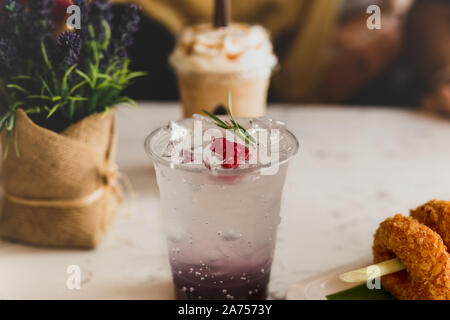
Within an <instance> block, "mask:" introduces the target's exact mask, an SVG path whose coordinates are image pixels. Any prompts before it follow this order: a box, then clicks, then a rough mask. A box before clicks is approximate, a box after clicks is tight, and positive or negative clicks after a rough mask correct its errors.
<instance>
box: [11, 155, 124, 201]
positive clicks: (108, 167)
mask: <svg viewBox="0 0 450 320" xmlns="http://www.w3.org/2000/svg"><path fill="white" fill-rule="evenodd" d="M99 174H100V177H101V178H102V180H103V185H102V186H100V187H99V188H98V189H96V190H94V191H93V192H92V193H90V194H88V195H86V196H83V197H79V198H74V199H50V200H41V199H27V198H24V197H18V196H15V195H12V194H10V193H9V192H8V191H7V190H5V197H7V198H8V199H9V200H10V201H12V202H14V203H17V204H20V205H25V206H30V207H49V208H63V209H77V208H82V207H87V206H89V205H91V204H93V203H95V202H96V201H97V200H99V199H100V198H101V197H102V196H103V194H104V193H105V191H107V190H112V191H113V192H114V193H115V195H116V196H117V198H118V199H119V201H122V200H123V194H122V189H121V187H120V184H119V179H123V180H124V185H125V189H126V191H127V192H129V193H130V194H131V195H133V190H132V187H131V186H130V184H129V183H128V182H127V181H126V180H127V179H126V178H124V176H123V175H122V174H121V173H120V172H119V168H118V167H117V165H116V164H115V163H113V162H110V161H107V162H106V163H105V166H104V167H103V168H100V169H99Z"/></svg>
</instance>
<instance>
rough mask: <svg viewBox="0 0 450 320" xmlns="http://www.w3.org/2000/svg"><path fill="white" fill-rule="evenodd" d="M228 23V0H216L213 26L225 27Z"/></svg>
mask: <svg viewBox="0 0 450 320" xmlns="http://www.w3.org/2000/svg"><path fill="white" fill-rule="evenodd" d="M229 23H230V1H229V0H216V6H215V9H214V27H215V28H220V27H226V26H228V24H229Z"/></svg>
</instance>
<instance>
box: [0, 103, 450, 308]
mask: <svg viewBox="0 0 450 320" xmlns="http://www.w3.org/2000/svg"><path fill="white" fill-rule="evenodd" d="M269 114H270V115H271V116H273V117H275V118H278V119H280V120H283V121H286V122H287V124H288V127H289V128H291V129H292V131H293V132H294V133H295V134H296V135H297V136H298V137H299V139H300V142H301V151H300V154H299V156H297V157H296V158H295V159H294V160H293V161H292V163H291V167H290V173H289V177H288V180H287V183H286V187H285V196H284V200H283V204H282V216H283V220H282V223H281V225H280V228H279V237H278V243H277V252H276V256H275V261H274V266H273V272H272V280H271V284H270V294H271V297H272V298H282V297H283V296H284V294H285V292H286V290H287V288H288V287H289V286H290V285H291V284H293V283H296V282H298V281H301V280H303V279H306V278H308V277H311V276H314V275H317V274H319V273H321V272H324V271H326V270H328V269H331V268H334V267H337V266H339V265H342V264H346V263H349V262H351V261H353V260H357V259H360V258H361V257H366V256H369V255H370V248H371V242H372V235H373V233H374V231H375V229H376V228H377V225H378V223H379V222H380V221H382V220H384V219H385V218H386V217H388V216H391V215H393V214H395V213H398V212H403V213H405V214H406V213H407V212H408V209H410V208H412V207H415V206H417V205H419V204H421V203H423V202H425V201H428V200H430V199H432V198H442V199H450V121H447V120H443V119H439V118H433V117H430V116H426V115H422V114H418V113H414V112H409V111H402V110H389V109H381V108H361V109H360V108H343V107H328V108H325V107H318V106H303V107H300V106H272V107H271V108H270V110H269ZM179 116H180V109H179V107H178V106H176V105H173V104H144V103H142V104H141V108H140V110H139V111H135V110H133V109H121V110H120V111H119V112H118V117H117V118H118V128H119V153H118V163H119V165H120V167H121V169H122V171H123V172H125V173H126V174H127V175H128V176H129V177H130V179H131V180H132V182H133V184H134V187H135V189H136V192H137V202H136V205H137V208H136V210H135V211H134V212H132V214H131V215H127V214H126V212H127V211H128V210H127V207H126V206H125V207H124V209H123V214H121V215H120V216H119V217H118V218H117V220H116V222H115V224H114V227H113V229H112V230H111V232H110V233H109V234H108V235H107V236H106V238H105V239H104V241H103V242H102V244H101V246H100V247H99V248H98V249H97V250H95V251H80V250H55V249H46V248H37V247H30V246H24V245H19V244H12V243H8V242H0V299H39V298H42V299H166V298H171V297H172V287H171V282H170V271H169V264H168V259H167V254H166V246H165V239H164V234H163V232H162V216H161V212H160V207H159V200H158V189H157V185H156V181H155V174H154V170H153V168H152V164H151V162H150V161H149V159H148V158H147V157H146V155H145V153H144V150H143V141H144V138H145V136H146V135H147V134H148V133H149V132H150V131H151V130H153V129H155V128H156V127H158V126H161V125H164V124H166V123H167V121H168V120H169V119H173V118H178V117H179ZM69 265H79V266H80V267H81V271H82V279H83V281H82V285H81V289H80V290H69V289H67V287H66V279H67V276H68V275H67V274H66V268H67V267H68V266H69Z"/></svg>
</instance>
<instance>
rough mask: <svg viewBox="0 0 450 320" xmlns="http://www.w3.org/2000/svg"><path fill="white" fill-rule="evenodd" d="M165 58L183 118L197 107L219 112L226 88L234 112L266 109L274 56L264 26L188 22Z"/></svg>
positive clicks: (260, 112)
mask: <svg viewBox="0 0 450 320" xmlns="http://www.w3.org/2000/svg"><path fill="white" fill-rule="evenodd" d="M170 63H171V65H172V66H173V68H174V69H175V72H176V74H177V78H178V86H179V89H180V94H181V100H182V103H183V109H184V116H185V117H190V116H192V115H193V114H195V113H201V111H202V109H206V110H208V111H209V112H212V113H216V114H223V113H224V111H225V108H224V106H226V100H227V92H228V91H229V90H231V91H232V92H233V111H234V113H235V115H236V116H238V117H258V116H262V115H264V114H265V112H266V106H267V92H268V88H269V84H270V77H271V74H272V70H273V69H274V67H275V66H276V65H277V58H276V56H275V55H274V53H273V48H272V43H271V41H270V38H269V34H268V33H267V31H266V30H265V29H264V28H263V27H261V26H250V25H247V24H238V23H233V24H230V25H228V26H226V27H220V28H214V27H213V26H212V25H211V24H201V25H196V26H192V27H188V28H186V29H185V30H184V31H183V32H182V34H181V35H180V37H179V39H178V42H177V46H176V48H175V50H174V52H173V53H172V54H171V56H170Z"/></svg>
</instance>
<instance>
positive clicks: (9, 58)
mask: <svg viewBox="0 0 450 320" xmlns="http://www.w3.org/2000/svg"><path fill="white" fill-rule="evenodd" d="M16 53H17V50H16V48H15V46H14V44H13V43H12V41H11V40H9V39H1V38H0V74H1V75H2V76H5V75H6V74H8V73H9V72H10V71H11V70H14V62H15V58H16Z"/></svg>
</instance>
